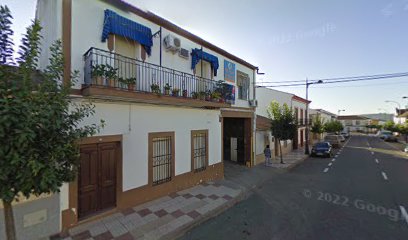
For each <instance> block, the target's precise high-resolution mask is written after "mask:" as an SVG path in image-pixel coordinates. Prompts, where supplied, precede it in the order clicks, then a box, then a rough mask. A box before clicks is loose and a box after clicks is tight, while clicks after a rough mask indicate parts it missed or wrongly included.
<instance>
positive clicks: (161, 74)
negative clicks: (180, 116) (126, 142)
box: [84, 48, 235, 104]
mask: <svg viewBox="0 0 408 240" xmlns="http://www.w3.org/2000/svg"><path fill="white" fill-rule="evenodd" d="M84 60H85V79H84V83H85V86H100V87H106V88H115V89H121V90H126V91H133V92H144V93H153V94H158V95H168V96H174V97H184V98H194V99H200V100H206V101H214V102H221V103H224V102H225V103H229V104H231V103H233V101H234V98H235V97H234V94H233V86H232V85H229V84H226V83H224V82H222V81H216V80H210V79H205V78H202V77H198V76H195V75H192V74H189V73H184V72H180V71H177V70H174V69H170V68H166V67H161V66H158V65H155V64H151V63H146V62H142V61H139V60H137V59H132V58H128V57H125V56H122V55H120V54H116V53H113V52H109V51H105V50H101V49H97V48H90V49H89V50H88V51H87V52H86V53H85V54H84Z"/></svg>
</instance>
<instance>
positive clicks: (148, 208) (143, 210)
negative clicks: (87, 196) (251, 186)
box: [56, 182, 241, 240]
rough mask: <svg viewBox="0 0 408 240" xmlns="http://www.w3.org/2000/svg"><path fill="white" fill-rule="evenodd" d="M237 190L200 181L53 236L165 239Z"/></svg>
mask: <svg viewBox="0 0 408 240" xmlns="http://www.w3.org/2000/svg"><path fill="white" fill-rule="evenodd" d="M240 193H241V190H239V189H233V188H230V187H226V186H223V185H220V184H218V183H212V182H211V183H203V184H201V185H198V186H195V187H193V188H190V189H186V190H183V191H179V192H176V193H172V194H170V195H169V196H165V197H162V198H159V199H156V200H154V201H151V202H148V203H145V204H142V205H139V206H136V207H133V208H128V209H126V210H124V211H122V212H118V213H115V214H113V215H110V216H108V217H106V218H103V219H102V220H97V221H94V222H90V223H85V224H81V225H79V226H77V227H74V228H72V229H70V230H69V231H68V233H67V235H66V236H60V237H58V238H56V239H66V240H85V239H87V240H88V239H89V240H90V239H94V240H105V239H119V240H128V239H129V240H130V239H169V238H171V233H173V234H176V233H177V232H176V233H174V232H175V231H176V230H180V229H182V228H183V227H186V226H188V225H191V224H192V223H193V222H195V221H198V220H200V219H201V220H205V218H206V217H208V216H212V215H213V214H211V213H212V212H213V211H217V209H218V210H220V211H222V209H219V208H223V207H224V205H226V204H228V203H229V202H230V203H231V204H233V203H232V202H233V201H234V199H236V198H237V197H238V195H239V194H240Z"/></svg>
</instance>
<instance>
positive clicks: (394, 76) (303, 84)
mask: <svg viewBox="0 0 408 240" xmlns="http://www.w3.org/2000/svg"><path fill="white" fill-rule="evenodd" d="M406 76H408V73H396V74H386V75H385V74H384V75H372V76H369V77H362V78H356V77H351V78H350V79H345V80H334V78H332V79H331V81H323V82H322V83H319V84H333V83H344V82H357V81H373V80H379V79H386V78H400V77H406ZM315 81H316V80H311V81H310V82H311V84H317V82H315ZM318 81H321V80H318ZM305 85H306V83H293V84H281V85H262V86H257V87H291V86H305Z"/></svg>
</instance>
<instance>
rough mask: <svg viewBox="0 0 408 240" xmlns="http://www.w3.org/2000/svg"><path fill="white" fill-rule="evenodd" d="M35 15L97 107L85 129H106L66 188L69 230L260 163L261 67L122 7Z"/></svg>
mask: <svg viewBox="0 0 408 240" xmlns="http://www.w3.org/2000/svg"><path fill="white" fill-rule="evenodd" d="M209 14H210V13H209ZM36 16H37V18H38V19H39V20H40V21H41V23H42V26H43V28H44V29H43V32H42V34H43V36H44V39H43V46H42V48H43V49H44V50H45V49H47V48H48V47H49V46H50V45H51V43H52V42H53V41H55V40H57V39H62V42H63V51H64V55H65V60H66V65H65V78H64V81H65V82H67V83H68V81H69V78H68V77H67V76H68V74H69V73H70V72H71V71H73V70H79V75H80V77H79V82H78V83H76V84H75V85H74V89H73V95H75V97H76V99H78V101H83V100H85V99H92V100H93V102H94V104H95V106H96V114H95V116H94V117H92V118H90V119H88V120H87V121H86V123H87V124H89V123H98V122H99V120H100V119H104V120H105V122H106V127H105V128H104V129H103V130H102V132H101V133H100V134H98V135H97V136H94V137H90V138H87V139H83V141H82V145H81V170H80V173H79V176H78V179H77V180H75V181H74V182H71V183H69V184H65V185H64V186H63V187H62V189H61V194H60V209H61V229H66V228H69V227H71V226H73V225H76V224H77V223H78V222H79V221H82V220H84V219H87V218H88V217H89V216H94V215H95V214H100V213H101V212H104V211H106V210H108V209H118V210H120V209H125V208H127V207H130V206H134V205H136V204H140V203H143V202H146V201H149V200H151V199H154V198H157V197H160V196H163V195H166V194H169V193H171V192H174V191H178V190H181V189H184V188H188V187H190V186H193V185H195V184H198V183H200V182H202V181H208V180H213V179H220V178H223V174H224V172H223V166H224V165H223V161H224V160H232V161H236V162H239V163H243V164H248V163H253V162H254V155H253V151H254V147H255V145H254V144H253V142H254V141H253V139H252V136H253V132H254V131H255V130H254V119H255V118H254V107H252V105H253V104H252V103H253V98H254V87H253V83H254V82H255V73H256V70H257V67H255V66H254V65H252V64H250V63H248V62H246V61H244V60H242V59H241V58H238V57H236V56H234V55H232V54H230V53H228V52H226V51H225V50H223V49H221V48H219V47H217V46H214V45H213V44H211V43H209V42H207V41H205V40H203V39H202V38H200V37H198V36H195V35H193V34H192V33H190V32H187V31H186V30H184V29H182V28H180V27H178V26H176V25H174V24H173V23H171V22H169V21H167V20H165V19H163V18H161V17H159V16H157V15H155V14H153V13H151V12H145V11H143V10H140V9H139V8H137V7H135V6H132V5H129V4H127V3H125V2H124V1H119V0H111V1H99V0H95V1H84V0H38V3H37V14H36ZM209 16H210V15H209ZM48 57H49V52H48V51H44V54H43V55H42V56H41V59H40V63H41V66H42V67H44V66H45V65H46V64H47V62H48V61H47V59H48ZM218 80H222V81H224V83H218ZM167 84H168V85H167ZM166 86H169V88H168V89H169V90H170V91H166V90H165V88H166ZM208 91H211V92H212V95H211V96H212V99H211V98H210V97H209V96H208ZM206 100H207V101H206ZM97 196H100V197H99V198H98V197H97ZM98 199H99V200H98Z"/></svg>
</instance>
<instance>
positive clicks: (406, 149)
mask: <svg viewBox="0 0 408 240" xmlns="http://www.w3.org/2000/svg"><path fill="white" fill-rule="evenodd" d="M404 152H406V153H408V144H407V145H405V149H404Z"/></svg>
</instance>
